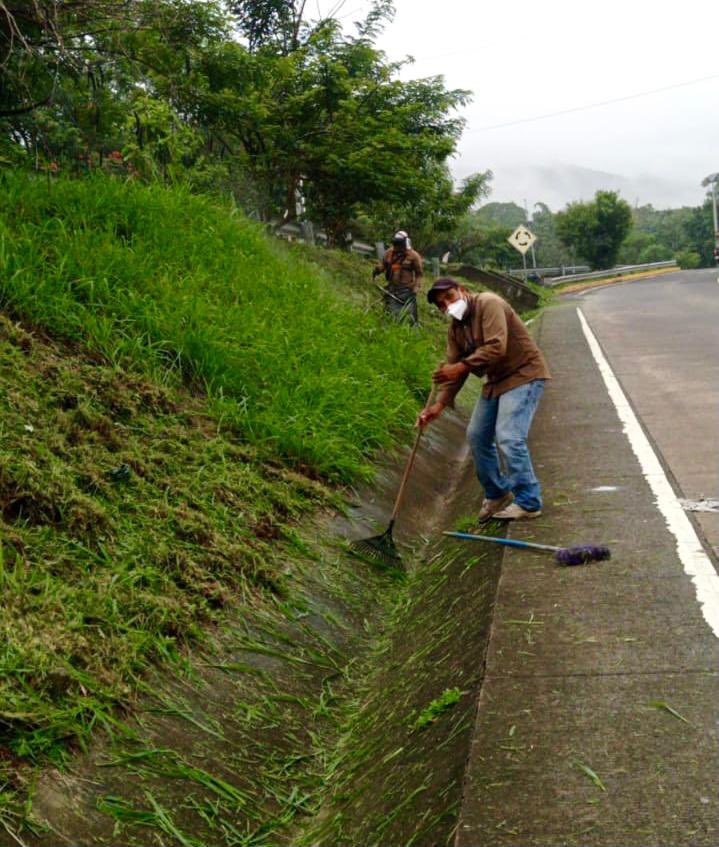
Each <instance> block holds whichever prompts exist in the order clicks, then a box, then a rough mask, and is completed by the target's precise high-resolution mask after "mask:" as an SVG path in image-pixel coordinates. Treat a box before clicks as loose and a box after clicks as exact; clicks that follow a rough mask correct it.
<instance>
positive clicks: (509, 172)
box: [490, 164, 703, 212]
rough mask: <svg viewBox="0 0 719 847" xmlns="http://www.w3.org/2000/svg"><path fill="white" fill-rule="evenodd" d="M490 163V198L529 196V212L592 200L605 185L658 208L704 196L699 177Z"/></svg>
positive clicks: (691, 202) (630, 200)
mask: <svg viewBox="0 0 719 847" xmlns="http://www.w3.org/2000/svg"><path fill="white" fill-rule="evenodd" d="M490 167H492V171H493V172H494V180H493V181H492V194H491V197H490V199H491V200H492V201H494V202H500V203H501V202H509V201H514V202H515V203H519V204H520V205H523V201H524V199H525V198H526V199H527V202H528V204H529V207H530V212H531V208H532V206H533V204H534V203H537V202H542V203H546V204H547V206H549V208H550V209H552V211H557V210H559V209H562V208H564V206H565V205H566V204H567V203H569V202H571V201H573V200H591V199H592V197H593V196H594V194H595V192H597V191H599V190H604V189H608V190H610V191H619V192H620V194H621V195H622V197H623V198H624V199H625V200H626V201H627V202H628V203H630V204H631V205H632V206H634V205H637V204H638V205H640V206H642V205H646V204H647V203H651V204H652V205H653V206H654V207H655V208H657V209H666V208H676V207H679V206H699V205H700V204H701V203H702V199H703V191H702V189H701V188H700V186H699V180H697V182H696V185H694V184H691V183H687V182H685V181H682V180H668V179H663V178H661V177H656V176H652V175H650V174H640V175H638V176H636V177H626V176H622V175H621V174H614V173H608V172H605V171H596V170H592V169H590V168H583V167H580V166H578V165H564V164H552V165H524V166H516V167H515V166H508V167H504V166H501V165H500V166H498V167H493V166H492V165H491V164H490Z"/></svg>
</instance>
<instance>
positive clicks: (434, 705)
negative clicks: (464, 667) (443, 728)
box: [412, 688, 464, 729]
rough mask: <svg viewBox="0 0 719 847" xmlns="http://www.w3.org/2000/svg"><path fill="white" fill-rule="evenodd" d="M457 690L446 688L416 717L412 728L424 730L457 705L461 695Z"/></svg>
mask: <svg viewBox="0 0 719 847" xmlns="http://www.w3.org/2000/svg"><path fill="white" fill-rule="evenodd" d="M463 693H464V692H462V691H460V690H459V688H447V689H445V690H444V692H443V693H442V694H441V695H440V696H439V697H437V698H435V699H434V700H432V702H431V703H430V704H429V705H428V706H427V707H426V708H425V709H422V711H421V712H420V713H419V715H418V716H417V719H416V720H415V722H414V724H413V726H412V728H413V729H426V728H427V727H428V726H430V725H431V724H433V723H435V722H436V721H437V720H438V719H439V718H440V717H441V716H442V715H443V714H444V713H445V712H447V711H449V709H451V708H452V707H453V706H456V705H457V703H459V701H460V699H461V697H462V694H463Z"/></svg>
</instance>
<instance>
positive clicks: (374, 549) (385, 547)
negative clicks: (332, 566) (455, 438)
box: [350, 383, 437, 568]
mask: <svg viewBox="0 0 719 847" xmlns="http://www.w3.org/2000/svg"><path fill="white" fill-rule="evenodd" d="M436 390H437V387H436V385H435V384H434V383H433V384H432V390H431V391H430V392H429V397H428V398H427V403H426V405H425V408H427V406H431V405H432V402H433V401H434V395H435V391H436ZM422 432H423V429H422V427H418V429H417V435H416V437H415V439H414V446H413V447H412V452H411V453H410V454H409V458H408V459H407V464H406V465H405V468H404V474H403V475H402V482H400V484H399V491H398V492H397V497H396V499H395V501H394V508H393V509H392V514H391V515H390V519H389V526H388V527H387V529H386V530H385V531H384V532H383V533H382V534H381V535H373V536H372V537H371V538H360V539H358V540H356V541H351V542H350V551H351V552H352V553H354V554H355V555H357V556H359V557H360V558H362V559H370V560H371V561H373V562H377V563H378V564H381V565H384V566H385V567H398V568H402V567H403V564H402V557H401V556H400V555H399V551H398V550H397V546H396V545H395V543H394V538H392V530H393V529H394V522H395V521H396V520H397V514H398V512H399V507H400V506H401V505H402V499H403V498H404V491H405V488H406V487H407V480H408V479H409V475H410V472H411V470H412V466H413V465H414V459H415V456H416V455H417V448H418V447H419V442H420V439H421V438H422Z"/></svg>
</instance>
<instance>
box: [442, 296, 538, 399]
mask: <svg viewBox="0 0 719 847" xmlns="http://www.w3.org/2000/svg"><path fill="white" fill-rule="evenodd" d="M467 299H468V300H469V308H468V309H467V312H466V313H465V316H464V318H463V319H462V320H461V321H457V320H454V319H452V322H451V324H450V326H449V330H448V332H447V362H448V364H454V363H455V362H460V361H461V362H465V363H466V364H467V365H469V366H470V368H471V373H473V374H475V376H484V377H486V379H485V383H484V388H483V390H482V393H483V394H484V396H485V397H487V398H493V397H499V396H500V394H504V392H505V391H510V390H511V389H512V388H516V387H517V386H518V385H524V384H525V383H527V382H531V381H532V380H534V379H551V376H550V374H549V369H548V368H547V363H546V362H545V361H544V356H543V355H542V353H541V351H540V349H539V347H537V345H536V344H535V343H534V340H533V338H532V337H531V335H530V334H529V332H528V331H527V328H526V327H525V325H524V323H523V322H522V319H521V318H520V317H519V315H518V314H517V313H516V312H515V311H514V309H513V308H512V307H511V306H510V305H509V303H507V302H506V301H505V300H503V299H502V298H501V297H499V296H498V295H497V294H492V293H491V292H489V291H485V292H482V293H481V294H469V295H468V298H467ZM467 376H469V374H465V375H464V376H463V377H461V378H460V379H457V380H455V381H453V382H445V383H443V384H442V390H441V391H440V393H439V396H438V398H437V399H438V400H439V401H440V402H442V403H444V404H445V405H447V406H449V405H452V403H453V402H454V398H455V397H456V396H457V393H458V391H459V389H460V388H461V387H462V386H463V385H464V381H465V380H466V379H467Z"/></svg>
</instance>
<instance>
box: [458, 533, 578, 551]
mask: <svg viewBox="0 0 719 847" xmlns="http://www.w3.org/2000/svg"><path fill="white" fill-rule="evenodd" d="M442 535H451V536H452V537H453V538H462V539H464V540H465V541H493V542H494V543H495V544H504V545H506V546H507V547H522V548H524V549H525V550H526V549H530V550H550V551H551V552H552V553H556V552H557V550H561V549H562V548H561V547H551V546H550V545H549V544H533V543H532V542H531V541H516V540H515V539H514V538H495V537H494V536H492V535H472V534H471V533H469V532H443V533H442Z"/></svg>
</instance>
